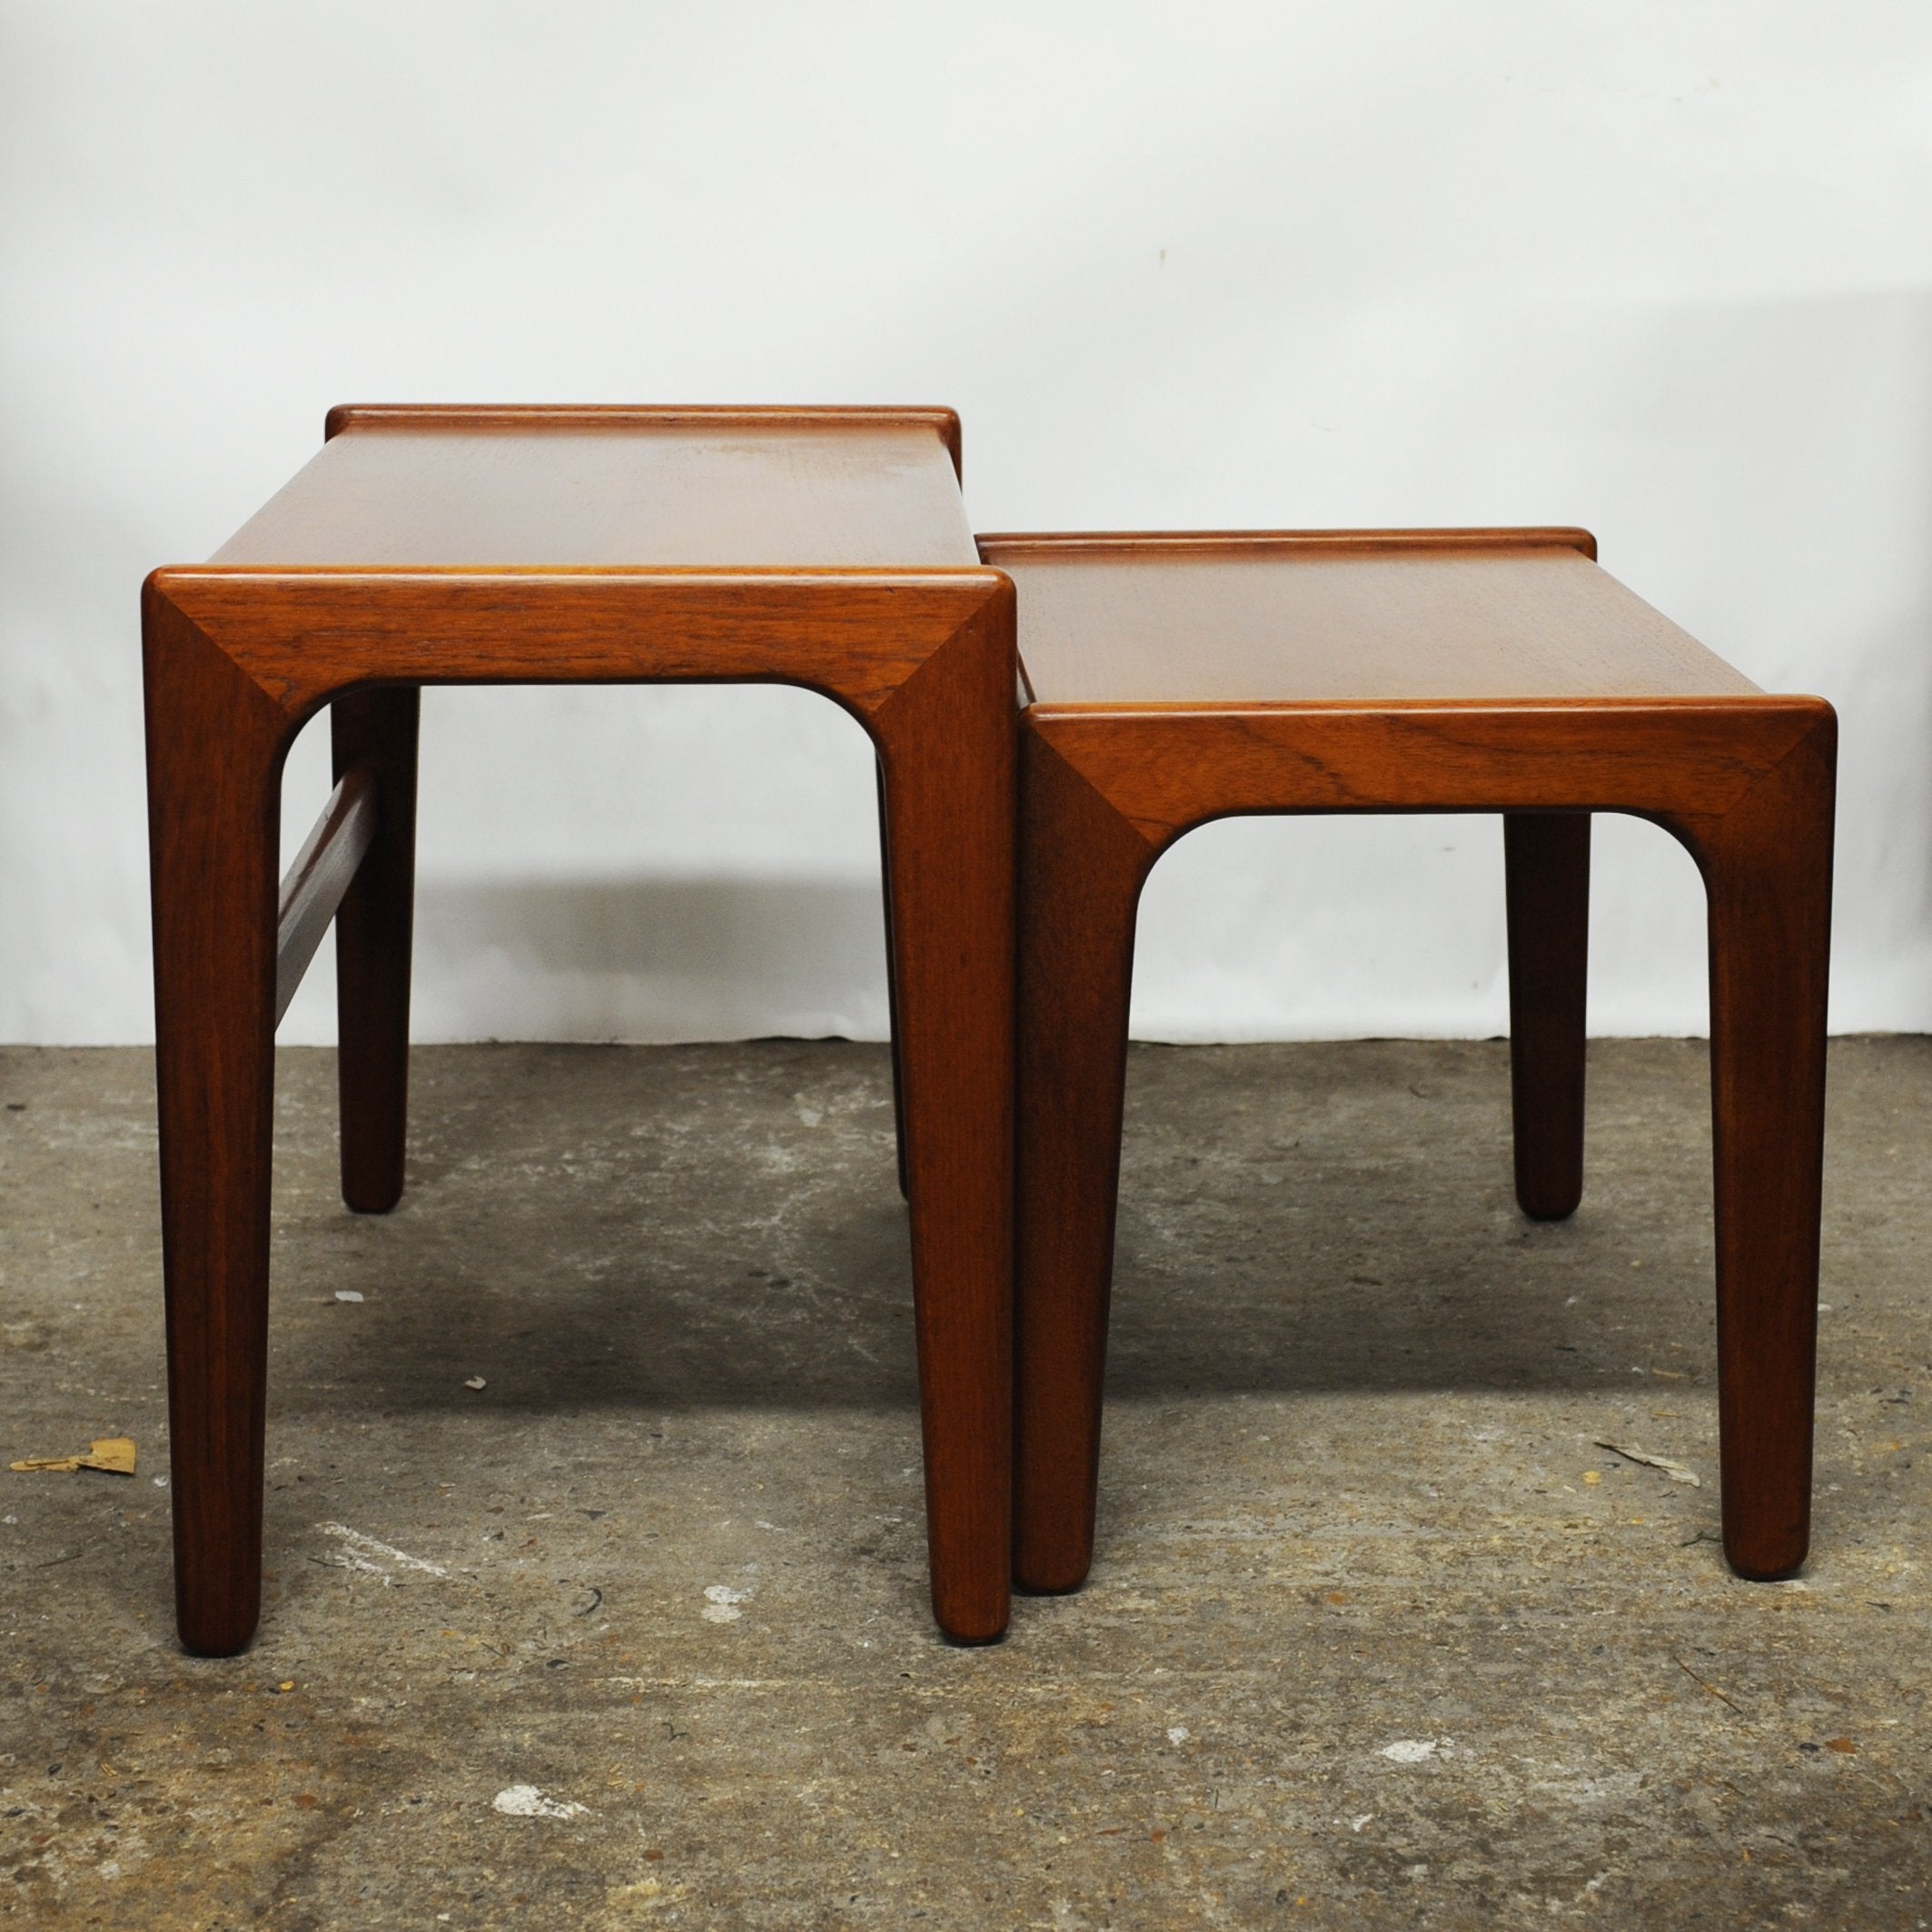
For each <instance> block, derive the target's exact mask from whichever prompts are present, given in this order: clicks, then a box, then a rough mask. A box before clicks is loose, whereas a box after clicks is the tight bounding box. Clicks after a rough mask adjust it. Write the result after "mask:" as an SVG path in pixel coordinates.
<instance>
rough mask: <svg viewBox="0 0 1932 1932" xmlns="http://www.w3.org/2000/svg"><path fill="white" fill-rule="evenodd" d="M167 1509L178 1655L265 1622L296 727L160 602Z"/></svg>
mask: <svg viewBox="0 0 1932 1932" xmlns="http://www.w3.org/2000/svg"><path fill="white" fill-rule="evenodd" d="M144 656H145V669H146V698H147V748H148V814H149V841H150V853H151V859H152V867H153V888H154V1039H155V1048H154V1071H155V1086H156V1094H157V1099H158V1102H159V1107H160V1136H161V1220H162V1250H163V1268H164V1273H165V1278H166V1287H167V1332H168V1415H169V1430H170V1437H169V1463H170V1470H171V1488H170V1496H171V1500H172V1501H173V1516H174V1591H175V1608H176V1615H177V1620H178V1623H179V1626H180V1630H181V1639H182V1642H183V1644H184V1645H186V1647H187V1648H188V1649H189V1650H193V1651H198V1652H200V1653H202V1654H203V1655H207V1656H227V1655H230V1654H232V1653H233V1652H234V1651H236V1650H241V1649H243V1647H244V1646H245V1645H246V1644H247V1642H248V1640H249V1639H250V1638H251V1637H252V1636H253V1634H254V1629H255V1622H256V1619H257V1617H258V1616H259V1614H260V1608H261V1587H262V1586H261V1574H262V1470H263V1411H264V1396H265V1390H266V1381H267V1369H268V1253H269V1181H270V1160H271V1154H272V1125H273V1109H274V1049H275V1039H274V1025H275V887H276V878H275V872H276V862H277V857H278V845H279V835H280V827H279V823H278V816H279V815H278V807H279V802H280V801H279V792H280V767H281V759H282V752H283V750H284V749H285V747H286V742H287V733H286V728H285V720H284V719H283V718H282V716H281V714H280V713H279V712H278V711H277V710H276V709H275V708H274V707H273V706H272V704H270V702H269V701H268V699H267V698H264V697H263V693H262V692H261V690H260V689H258V688H257V687H256V686H255V685H253V683H251V682H250V681H249V680H248V679H245V678H244V677H243V675H242V673H241V672H240V671H238V670H237V669H235V668H234V666H233V664H232V663H231V662H230V661H229V660H228V659H227V658H225V657H224V656H223V655H222V653H221V652H219V651H218V650H216V649H214V647H213V645H211V644H210V643H209V642H208V641H207V639H205V638H204V637H203V636H202V634H201V632H200V631H199V630H198V629H195V627H194V626H193V625H192V624H190V623H188V622H187V621H186V619H183V618H182V617H181V616H180V614H179V613H178V612H177V611H175V610H174V609H173V607H172V606H171V605H169V604H168V603H167V602H166V601H165V599H162V598H159V597H158V596H156V595H155V594H154V592H153V591H152V590H151V591H150V593H149V596H148V599H147V601H146V605H145V607H144Z"/></svg>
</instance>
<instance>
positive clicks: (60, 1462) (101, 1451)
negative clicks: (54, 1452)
mask: <svg viewBox="0 0 1932 1932" xmlns="http://www.w3.org/2000/svg"><path fill="white" fill-rule="evenodd" d="M7 1467H8V1468H9V1469H17V1470H21V1471H32V1470H46V1471H54V1470H59V1471H68V1470H76V1469H99V1470H104V1471H106V1472H107V1473H108V1474H109V1475H110V1476H132V1475H133V1474H134V1437H133V1436H131V1435H103V1436H96V1437H95V1438H94V1445H93V1447H92V1448H91V1449H89V1450H88V1451H87V1453H86V1454H85V1455H84V1456H29V1457H28V1458H27V1460H26V1461H25V1462H9V1463H8V1464H7Z"/></svg>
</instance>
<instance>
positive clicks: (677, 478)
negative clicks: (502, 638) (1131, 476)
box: [213, 408, 979, 570]
mask: <svg viewBox="0 0 1932 1932" xmlns="http://www.w3.org/2000/svg"><path fill="white" fill-rule="evenodd" d="M330 427H331V430H332V435H331V437H330V440H329V441H327V442H326V443H325V444H324V445H323V446H322V450H321V451H319V452H318V453H317V455H316V456H315V458H314V460H313V461H312V462H311V463H309V465H308V466H307V467H306V468H305V469H303V470H302V471H300V472H299V473H298V474H297V475H296V476H295V478H294V479H293V480H292V481H291V482H290V483H289V484H288V485H287V486H286V487H285V488H284V489H283V490H282V491H281V492H280V493H279V494H278V495H276V496H275V497H273V498H272V499H271V500H270V501H269V502H268V503H267V504H266V505H265V506H264V507H263V509H262V510H260V511H259V512H257V514H256V515H255V516H253V518H251V519H250V520H249V521H248V522H246V523H245V524H243V526H242V528H241V529H240V530H237V531H236V532H235V534H234V535H233V537H231V538H230V539H229V540H228V541H227V542H226V543H225V544H223V546H222V548H221V549H220V550H218V551H217V552H216V553H215V555H214V557H213V561H214V562H215V563H224V564H225V563H233V564H252V565H272V566H277V567H281V568H285V569H301V568H303V567H305V566H311V565H313V566H320V567H342V566H356V565H360V566H363V567H366V568H372V569H397V570H408V569H411V568H425V567H427V568H438V567H444V568H448V567H454V568H461V569H470V570H490V569H497V568H501V569H530V568H541V567H545V566H550V567H554V568H565V569H568V568H572V567H585V566H589V567H601V568H619V567H623V566H633V565H637V566H651V565H663V566H667V567H680V566H684V567H690V566H696V567H703V566H709V567H714V568H721V569H730V568H746V569H778V570H782V569H800V570H812V569H866V568H880V569H925V568H927V567H937V568H944V569H947V570H956V569H958V568H960V567H961V566H967V567H972V566H976V565H977V563H978V561H979V559H978V556H977V553H976V550H974V547H973V538H972V534H971V532H970V530H969V529H968V527H967V524H966V511H965V509H964V507H963V505H962V503H961V500H960V495H959V481H958V475H957V470H956V463H957V451H958V421H957V419H956V417H955V416H954V415H953V414H952V412H951V411H948V410H866V411H859V410H850V411H847V410H680V409H657V410H652V409H637V410H631V409H596V410H545V409H428V408H425V409H404V408H367V409H362V408H351V409H343V410H338V411H334V412H333V413H332V416H331V418H330Z"/></svg>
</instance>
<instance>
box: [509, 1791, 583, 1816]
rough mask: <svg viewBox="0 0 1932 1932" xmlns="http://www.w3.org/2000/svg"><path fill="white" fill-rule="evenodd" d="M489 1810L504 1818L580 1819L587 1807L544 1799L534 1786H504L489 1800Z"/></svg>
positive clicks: (562, 1799) (563, 1799)
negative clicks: (498, 1813) (499, 1813)
mask: <svg viewBox="0 0 1932 1932" xmlns="http://www.w3.org/2000/svg"><path fill="white" fill-rule="evenodd" d="M490 1809H491V1810H492V1811H500V1812H501V1813H502V1814H503V1816H504V1817H505V1818H581V1817H582V1816H583V1815H584V1813H585V1812H586V1810H588V1809H589V1807H588V1806H585V1805H573V1804H571V1803H570V1802H569V1800H568V1799H565V1798H546V1797H545V1796H544V1795H543V1793H542V1792H541V1791H540V1790H539V1789H538V1788H537V1787H536V1786H535V1785H506V1786H505V1787H504V1788H502V1789H501V1790H500V1791H499V1792H498V1793H497V1795H496V1796H495V1797H494V1798H491V1799H490Z"/></svg>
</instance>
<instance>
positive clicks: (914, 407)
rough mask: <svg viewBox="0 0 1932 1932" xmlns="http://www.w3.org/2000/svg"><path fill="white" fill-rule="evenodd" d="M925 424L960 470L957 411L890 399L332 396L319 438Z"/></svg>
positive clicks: (955, 471) (909, 426) (891, 427)
mask: <svg viewBox="0 0 1932 1932" xmlns="http://www.w3.org/2000/svg"><path fill="white" fill-rule="evenodd" d="M682 429H690V430H707V429H715V430H732V429H746V430H768V431H780V430H804V431H818V430H855V431H866V430H869V431H879V430H929V431H932V432H933V433H934V434H935V435H936V436H937V437H938V439H939V441H940V442H941V443H942V444H943V445H944V446H945V449H946V454H947V455H948V456H949V457H951V458H952V461H953V474H954V476H955V477H956V478H961V477H963V475H964V471H963V469H962V450H961V441H962V431H961V426H960V420H959V411H957V410H956V409H951V408H948V407H946V406H945V405H944V404H939V403H896V402H853V403H843V402H824V403H817V402H812V403H783V402H748V403H739V402H664V403H655V402H338V403H336V404H335V405H334V406H333V407H332V408H331V410H330V411H329V412H328V415H327V416H326V417H325V418H324V419H323V423H322V441H324V442H332V441H334V440H335V438H336V437H338V436H342V435H347V434H351V433H354V434H359V435H366V434H369V433H371V432H376V433H389V434H398V433H400V434H409V435H451V434H454V435H464V434H468V435H521V436H540V435H546V434H549V435H583V434H586V433H594V434H599V435H623V434H633V435H635V434H641V433H644V432H646V431H651V430H682Z"/></svg>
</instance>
